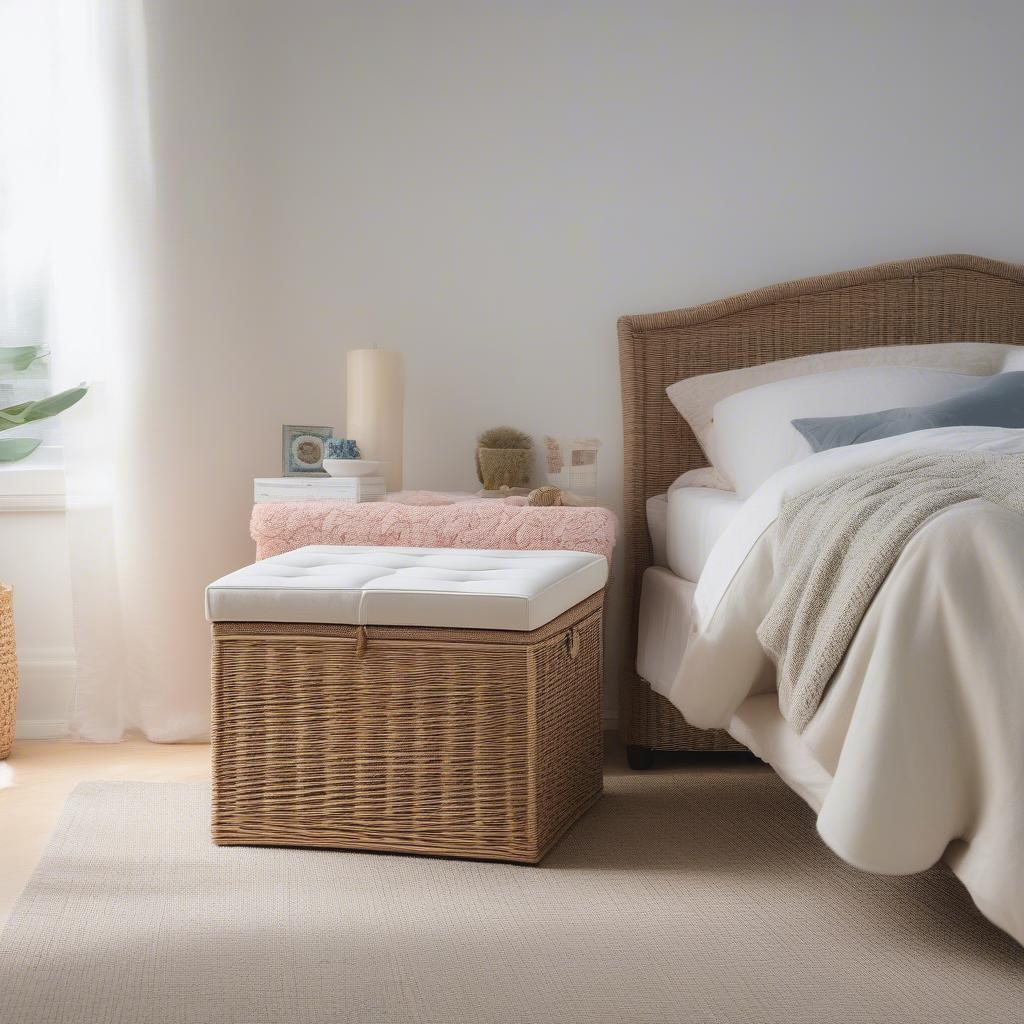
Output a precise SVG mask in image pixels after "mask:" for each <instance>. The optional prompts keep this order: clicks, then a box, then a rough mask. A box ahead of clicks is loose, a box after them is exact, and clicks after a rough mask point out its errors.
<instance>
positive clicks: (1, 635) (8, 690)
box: [0, 583, 18, 761]
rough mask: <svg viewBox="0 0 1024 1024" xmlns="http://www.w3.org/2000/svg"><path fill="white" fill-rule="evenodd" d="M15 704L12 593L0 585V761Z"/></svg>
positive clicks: (8, 747)
mask: <svg viewBox="0 0 1024 1024" xmlns="http://www.w3.org/2000/svg"><path fill="white" fill-rule="evenodd" d="M17 704H18V657H17V651H16V650H15V646H14V591H13V590H12V588H11V587H9V586H7V585H6V584H3V583H0V761H2V760H4V759H5V758H6V757H8V756H9V755H10V753H11V746H12V745H13V743H14V718H15V711H16V708H17Z"/></svg>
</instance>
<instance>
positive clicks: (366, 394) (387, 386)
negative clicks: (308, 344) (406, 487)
mask: <svg viewBox="0 0 1024 1024" xmlns="http://www.w3.org/2000/svg"><path fill="white" fill-rule="evenodd" d="M403 387H404V385H403V381H402V354H401V352H386V351H385V350H384V349H379V348H357V349H353V350H352V351H351V352H349V354H348V404H347V413H348V420H347V425H346V428H345V434H346V436H347V437H350V438H352V439H353V440H354V441H355V442H356V443H357V444H358V445H359V451H360V452H361V453H362V456H363V458H364V459H381V460H383V461H384V462H386V463H387V466H385V468H384V477H385V481H386V485H387V489H388V490H389V491H400V490H401V489H402V447H403V444H402V431H403V416H402V404H403V399H404V395H403Z"/></svg>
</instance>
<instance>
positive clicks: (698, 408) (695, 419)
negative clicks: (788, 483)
mask: <svg viewBox="0 0 1024 1024" xmlns="http://www.w3.org/2000/svg"><path fill="white" fill-rule="evenodd" d="M1018 351H1020V350H1019V348H1018V346H1016V345H996V344H990V343H988V342H977V341H954V342H942V343H940V344H937V345H881V346H878V347H877V348H851V349H845V350H844V351H841V352H820V353H816V354H815V355H811V356H796V357H795V358H793V359H778V360H776V361H775V362H773V363H762V364H761V365H760V366H747V367H743V368H742V369H739V370H723V371H722V372H721V373H703V374H700V375H699V376H696V377H687V378H686V380H680V381H676V383H675V384H671V385H669V387H668V388H666V392H667V394H668V397H669V401H670V402H671V403H672V404H673V405H674V406H675V407H676V409H678V410H679V414H680V415H681V416H682V417H683V419H685V420H686V422H687V423H689V424H690V429H691V430H693V432H694V434H695V435H696V437H697V440H698V441H699V442H700V446H701V448H703V449H704V454H705V455H707V456H708V458H709V459H710V458H711V428H712V424H713V410H714V408H715V405H716V403H718V402H720V401H721V400H722V399H723V398H728V397H729V396H730V395H735V394H737V393H738V392H740V391H747V390H749V389H750V388H756V387H760V385H762V384H771V383H773V382H774V381H777V380H788V379H789V378H790V377H804V376H806V375H808V374H811V373H826V372H828V371H830V370H843V369H847V368H852V367H860V366H926V367H929V368H931V369H936V370H950V371H951V372H953V373H968V374H973V375H974V376H979V377H987V376H989V375H991V374H993V373H999V371H1000V370H1002V368H1003V362H1004V361H1005V360H1006V357H1007V355H1008V354H1009V353H1011V352H1018Z"/></svg>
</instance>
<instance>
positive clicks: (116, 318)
mask: <svg viewBox="0 0 1024 1024" xmlns="http://www.w3.org/2000/svg"><path fill="white" fill-rule="evenodd" d="M0 3H4V4H10V5H13V6H14V7H17V6H19V5H20V8H21V13H22V14H24V17H25V18H26V19H29V21H31V19H33V18H44V19H45V21H46V27H47V32H48V33H49V35H48V39H49V45H50V46H51V47H52V54H51V56H52V62H51V68H52V83H51V85H52V92H51V94H50V96H49V97H48V102H47V104H45V105H44V107H41V109H40V112H41V113H44V112H45V116H46V117H47V118H48V119H49V126H50V131H51V137H52V151H51V156H52V160H51V162H50V165H49V166H48V167H47V168H46V169H45V174H46V175H47V178H46V180H47V186H48V188H49V194H50V196H51V204H50V209H51V214H52V215H51V217H50V218H49V224H48V232H49V239H48V242H49V245H48V253H49V255H48V259H49V269H50V288H49V293H48V299H47V305H48V309H47V314H48V315H47V322H48V332H47V333H48V339H47V340H48V342H49V344H50V347H51V348H52V350H53V353H54V357H53V372H54V377H55V383H56V384H57V385H59V386H63V385H66V384H69V383H73V382H77V381H79V380H86V381H88V382H89V383H90V385H91V390H90V394H89V396H88V397H87V398H86V399H85V400H84V401H83V402H82V403H81V404H80V405H79V406H77V407H75V408H74V409H72V410H71V411H70V412H69V413H68V414H67V415H66V416H65V418H64V420H63V436H64V443H65V461H66V474H67V492H68V512H67V517H68V532H69V541H70V559H71V581H72V594H73V607H74V627H75V656H76V666H77V667H76V671H77V697H76V707H75V720H74V722H73V729H74V731H75V733H76V734H77V735H78V736H80V737H81V738H83V739H87V740H96V741H107V742H109V741H113V740H117V739H120V738H121V737H122V736H123V735H124V734H125V732H126V731H129V730H132V729H140V730H141V731H142V732H143V733H144V734H145V735H146V736H148V737H149V738H150V739H154V740H160V741H176V740H187V739H196V738H202V737H204V736H205V735H206V734H207V732H208V723H209V710H208V709H209V697H208V671H207V664H206V657H207V655H206V647H205V641H204V638H203V637H202V635H201V633H200V632H199V630H198V624H199V622H200V621H201V588H197V587H195V585H194V578H193V577H195V575H196V573H195V572H192V573H188V572H184V573H183V571H182V561H183V559H182V551H183V548H184V541H183V539H182V537H180V536H178V535H176V532H175V530H176V512H175V510H174V509H173V508H169V507H168V506H167V501H166V498H167V493H168V492H167V489H166V487H161V486H160V470H159V460H160V454H161V448H162V442H163V441H165V440H166V439H167V436H168V432H169V431H172V430H173V423H170V422H168V421H167V418H166V403H165V402H163V401H162V400H161V392H162V388H163V386H164V384H165V382H164V381H163V380H162V379H161V376H160V372H159V370H160V367H161V361H162V352H161V347H162V346H163V345H166V344H167V343H168V338H167V337H166V336H165V334H164V333H162V332H161V330H160V327H159V321H160V309H161V303H160V288H159V287H158V281H157V275H156V273H155V269H154V268H155V265H156V258H155V256H154V253H155V252H156V250H157V247H158V246H157V230H156V219H155V214H154V210H155V196H154V182H153V174H152V167H151V162H150V161H151V139H150V130H149V97H148V91H147V90H148V68H147V47H146V31H145V11H144V8H143V6H142V4H141V2H140V0H0ZM11 43H12V40H8V44H11ZM3 45H4V44H3V43H2V42H0V49H2V48H3ZM0 60H2V56H0ZM44 108H45V110H44ZM183 631H184V632H187V634H188V636H187V637H185V636H184V634H183Z"/></svg>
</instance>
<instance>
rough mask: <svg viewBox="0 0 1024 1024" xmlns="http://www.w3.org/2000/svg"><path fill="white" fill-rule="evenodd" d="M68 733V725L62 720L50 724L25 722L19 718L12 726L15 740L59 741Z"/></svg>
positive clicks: (69, 729) (69, 730) (55, 720)
mask: <svg viewBox="0 0 1024 1024" xmlns="http://www.w3.org/2000/svg"><path fill="white" fill-rule="evenodd" d="M70 732H71V728H70V723H68V722H67V721H65V720H63V719H54V720H53V721H51V722H46V721H34V722H25V721H22V719H20V718H19V719H18V721H17V722H16V723H15V726H14V738H15V739H16V740H59V739H63V738H64V737H65V736H67V735H69V734H70Z"/></svg>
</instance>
